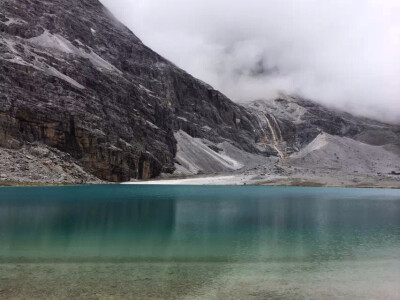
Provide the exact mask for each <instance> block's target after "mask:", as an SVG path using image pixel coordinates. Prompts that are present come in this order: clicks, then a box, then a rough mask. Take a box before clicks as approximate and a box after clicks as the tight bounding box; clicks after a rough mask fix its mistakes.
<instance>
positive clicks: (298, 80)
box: [102, 0, 400, 122]
mask: <svg viewBox="0 0 400 300" xmlns="http://www.w3.org/2000/svg"><path fill="white" fill-rule="evenodd" d="M102 2H103V3H104V4H105V5H106V6H107V7H108V8H109V9H110V10H111V11H112V12H113V13H114V15H115V16H116V17H117V18H119V19H120V20H121V21H122V22H124V23H125V24H126V25H127V26H128V27H129V28H130V29H131V30H132V31H133V32H134V33H135V34H136V35H137V36H139V38H141V39H142V40H143V42H144V43H146V44H147V45H148V46H150V47H151V48H153V49H154V50H155V51H157V52H159V53H160V54H161V55H163V56H165V57H166V58H168V59H169V60H171V61H172V62H174V63H175V64H177V65H178V66H180V67H181V68H183V69H185V70H187V71H188V72H189V73H191V74H193V75H194V76H196V77H198V78H200V79H202V80H204V81H206V82H208V83H210V84H212V85H213V86H215V87H216V88H217V89H220V90H221V91H222V92H224V93H225V94H227V95H228V96H229V97H230V98H231V99H232V100H234V101H239V102H240V101H250V100H254V99H261V98H270V97H274V96H275V95H277V93H279V92H284V93H289V94H298V95H301V96H304V97H307V98H310V99H314V100H316V101H319V102H322V103H324V104H328V105H331V106H334V107H338V108H342V109H345V110H348V111H351V112H353V113H358V114H361V115H366V116H370V117H375V118H380V119H385V120H388V121H394V122H396V121H399V120H400V18H398V16H399V15H400V2H399V1H398V0H384V1H382V0H352V1H348V0H325V1H320V0H301V1H299V0H235V1H232V0H218V1H215V0H200V1H188V0H102Z"/></svg>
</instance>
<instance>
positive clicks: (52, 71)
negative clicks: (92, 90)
mask: <svg viewBox="0 0 400 300" xmlns="http://www.w3.org/2000/svg"><path fill="white" fill-rule="evenodd" d="M48 73H49V74H50V75H52V76H55V77H57V78H60V79H62V80H64V81H66V82H68V83H70V84H71V85H73V86H75V87H77V88H78V89H84V88H85V87H84V86H83V85H81V84H79V83H78V82H77V81H75V80H73V79H72V78H71V77H68V76H67V75H64V74H63V73H61V72H60V71H58V70H56V69H55V68H53V67H49V69H48Z"/></svg>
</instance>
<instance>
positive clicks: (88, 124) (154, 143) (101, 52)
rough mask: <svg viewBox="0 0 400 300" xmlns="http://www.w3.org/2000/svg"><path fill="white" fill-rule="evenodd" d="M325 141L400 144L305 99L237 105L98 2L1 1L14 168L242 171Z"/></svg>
mask: <svg viewBox="0 0 400 300" xmlns="http://www.w3.org/2000/svg"><path fill="white" fill-rule="evenodd" d="M321 132H326V133H327V134H329V135H333V136H341V137H349V138H351V139H354V140H357V141H361V142H364V143H368V144H372V145H386V144H399V143H400V127H399V126H392V125H387V124H382V123H379V122H376V121H372V120H368V119H364V118H358V117H354V116H352V115H350V114H347V113H343V112H338V111H335V110H332V109H328V108H325V107H323V106H320V105H317V104H315V103H312V102H310V101H306V100H304V99H301V98H296V97H282V98H280V99H276V100H274V101H255V102H253V103H251V104H249V105H248V106H247V107H243V106H241V105H238V104H235V103H233V102H232V101H230V100H229V99H228V98H227V97H225V96H224V95H223V94H221V93H220V92H218V91H216V90H215V89H213V88H212V87H211V86H209V85H207V84H205V83H203V82H202V81H200V80H197V79H196V78H194V77H192V76H191V75H189V74H187V73H186V72H184V71H183V70H181V69H179V68H177V67H176V66H175V65H173V64H172V63H171V62H169V61H167V60H166V59H164V58H163V57H161V56H160V55H158V54H157V53H155V52H153V51H152V50H151V49H149V48H148V47H146V46H145V45H144V44H143V43H142V42H141V41H140V40H139V39H138V38H137V37H136V36H135V35H134V34H133V33H132V32H131V31H130V30H128V29H127V28H126V27H125V26H124V25H122V24H121V23H120V22H118V21H117V20H116V19H115V18H114V17H113V16H112V15H111V14H110V13H109V12H108V11H107V10H106V9H105V8H104V7H103V6H102V5H101V4H100V2H99V1H98V0H68V1H65V0H52V1H45V0H1V1H0V147H3V148H7V149H8V150H7V151H5V152H4V151H3V152H4V153H12V155H11V154H10V155H9V157H19V156H18V155H20V154H18V153H22V154H23V153H25V152H26V151H28V150H26V149H33V148H32V147H33V146H34V147H36V145H42V146H40V147H42V149H50V150H51V149H53V150H54V151H53V150H51V151H52V153H56V154H57V155H56V156H57V157H63V155H62V154H60V153H65V154H67V155H68V157H71V161H72V162H73V164H74V170H77V171H76V172H75V171H74V172H70V173H65V174H66V175H65V176H67V177H68V176H69V177H68V178H70V177H71V178H73V177H74V176H75V175H74V174H78V173H79V172H81V168H82V172H81V173H82V174H87V173H90V174H93V175H95V176H96V177H98V178H101V179H103V180H108V181H126V180H129V179H131V178H136V179H147V178H151V177H155V176H158V175H159V174H161V173H172V172H174V170H175V168H178V170H177V171H178V173H179V172H181V173H183V174H186V173H197V172H233V171H237V172H240V171H243V170H246V168H247V169H249V168H252V167H253V165H259V164H262V163H263V159H264V158H265V157H267V156H275V157H281V158H286V157H288V156H289V155H291V154H292V153H294V152H298V151H299V150H300V149H302V148H304V147H305V146H306V145H308V144H309V143H310V142H311V141H313V140H314V139H315V138H316V137H317V136H318V134H319V133H321ZM177 140H178V142H179V143H180V144H177ZM178 147H180V149H178ZM190 147H197V149H191V148H190ZM50 150H49V151H50ZM178 150H180V151H178ZM10 151H11V152H10ZM24 151H25V152H24ZM29 151H30V150H29ZM177 153H178V155H177ZM4 155H6V154H4ZM7 155H8V154H7ZM35 155H36V154H35ZM38 155H39V156H40V155H41V154H40V153H39V154H38ZM202 155H203V156H204V157H203V156H202ZM199 156H201V157H199ZM274 159H275V158H273V159H272V160H274ZM25 165H27V166H30V165H32V166H33V164H30V163H26V164H25ZM241 166H243V170H242V169H240V170H238V169H239V168H240V167H241ZM41 167H42V166H41V165H40V168H41ZM32 168H33V169H35V168H36V167H34V166H33V167H32ZM36 169H37V168H36ZM36 169H35V170H36ZM7 170H8V169H7ZM10 170H11V169H10ZM7 172H8V171H7ZM10 172H11V171H10ZM21 172H22V171H21ZM49 172H50V171H49ZM60 172H61V171H60ZM2 174H3V173H2ZM60 174H61V173H60ZM63 174H64V173H63ZM79 174H80V173H79ZM3 175H4V174H3ZM5 175H6V177H8V176H9V175H8V174H5ZM49 176H50V175H49ZM82 176H83V175H82ZM85 176H86V177H88V176H89V175H85ZM17 177H18V176H17ZM67 177H66V178H67ZM13 178H14V177H13ZM15 178H16V177H15ZM68 178H67V179H68ZM79 178H80V177H79V176H78V177H77V179H79ZM88 178H89V177H88ZM28 179H29V178H28ZM67 179H65V180H61V179H60V180H61V181H68V180H69V179H68V180H67ZM89 179H90V178H89ZM38 180H40V179H38ZM85 180H86V179H85Z"/></svg>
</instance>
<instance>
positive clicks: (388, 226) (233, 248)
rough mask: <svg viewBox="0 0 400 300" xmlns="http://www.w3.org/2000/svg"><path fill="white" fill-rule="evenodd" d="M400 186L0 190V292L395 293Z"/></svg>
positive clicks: (399, 290)
mask: <svg viewBox="0 0 400 300" xmlns="http://www.w3.org/2000/svg"><path fill="white" fill-rule="evenodd" d="M399 249H400V191H399V190H387V189H352V188H311V187H265V186H153V185H145V186H141V185H134V186H129V185H100V186H68V187H4V188H0V298H5V299H8V298H16V299H18V298H25V299H26V298H29V299H43V298H53V299H63V298H64V299H72V298H73V299H77V298H82V299H110V298H111V299H302V298H306V299H325V298H330V299H332V298H333V299H353V298H360V299H399V298H400V284H399V283H400V250H399Z"/></svg>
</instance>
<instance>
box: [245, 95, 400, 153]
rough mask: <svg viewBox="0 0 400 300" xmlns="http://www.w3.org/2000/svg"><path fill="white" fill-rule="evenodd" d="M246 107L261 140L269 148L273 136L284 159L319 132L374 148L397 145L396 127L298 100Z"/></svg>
mask: <svg viewBox="0 0 400 300" xmlns="http://www.w3.org/2000/svg"><path fill="white" fill-rule="evenodd" d="M247 107H248V109H249V110H250V111H251V112H252V113H253V115H255V116H257V119H258V120H259V122H260V126H261V127H263V128H264V136H265V139H264V140H266V141H267V143H270V144H273V141H274V135H275V139H276V143H275V144H276V146H277V148H278V150H281V151H282V152H283V153H284V155H285V156H287V155H290V154H291V153H293V152H297V151H299V150H300V149H302V148H304V147H305V146H307V145H308V144H309V143H310V142H312V141H313V140H314V139H315V138H316V137H317V136H318V135H319V134H320V133H323V132H324V133H327V134H329V135H333V136H339V137H348V138H351V139H354V140H356V141H359V142H362V143H366V144H370V145H376V146H382V145H389V144H400V126H399V125H391V124H384V123H381V122H378V121H375V120H371V119H367V118H362V117H357V116H354V115H351V114H349V113H346V112H343V111H338V110H335V109H331V108H327V107H324V106H323V105H319V104H317V103H314V102H312V101H309V100H305V99H302V98H300V97H290V96H282V97H280V98H278V99H275V100H270V101H267V100H257V101H254V102H251V103H249V104H248V106H247ZM266 119H268V121H269V125H271V126H268V121H266ZM271 127H272V128H271Z"/></svg>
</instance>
